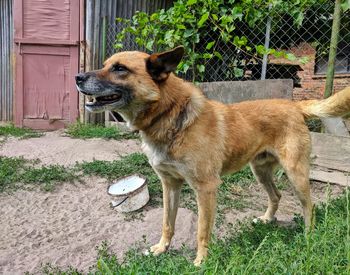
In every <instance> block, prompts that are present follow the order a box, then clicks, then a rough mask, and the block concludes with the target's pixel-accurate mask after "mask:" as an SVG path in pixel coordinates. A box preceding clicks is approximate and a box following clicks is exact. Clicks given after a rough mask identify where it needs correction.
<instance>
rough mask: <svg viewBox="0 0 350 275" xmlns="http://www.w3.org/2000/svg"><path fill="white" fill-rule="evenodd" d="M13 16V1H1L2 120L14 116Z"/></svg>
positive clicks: (0, 85)
mask: <svg viewBox="0 0 350 275" xmlns="http://www.w3.org/2000/svg"><path fill="white" fill-rule="evenodd" d="M12 51H13V15H12V0H0V64H1V65H0V120H1V121H11V120H12V114H13V67H12V64H13V63H12Z"/></svg>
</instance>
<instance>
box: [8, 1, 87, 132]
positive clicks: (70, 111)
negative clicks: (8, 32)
mask: <svg viewBox="0 0 350 275" xmlns="http://www.w3.org/2000/svg"><path fill="white" fill-rule="evenodd" d="M80 4H81V0H55V1H53V0H50V1H38V0H15V1H14V25H15V39H14V40H15V45H16V46H15V52H16V81H15V124H16V125H18V126H25V127H30V128H34V129H46V130H53V129H58V128H62V127H64V126H65V125H66V124H67V123H70V122H74V121H75V120H76V119H77V117H78V93H77V91H76V88H75V81H74V76H75V75H76V74H77V73H78V70H79V41H80V37H79V33H80V32H79V30H80Z"/></svg>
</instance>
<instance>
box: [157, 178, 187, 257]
mask: <svg viewBox="0 0 350 275" xmlns="http://www.w3.org/2000/svg"><path fill="white" fill-rule="evenodd" d="M158 175H159V174H158ZM159 176H160V175H159ZM160 178H161V181H162V188H163V228H162V237H161V239H160V241H159V243H158V244H156V245H154V246H152V247H151V248H150V251H151V252H152V253H153V254H154V255H159V254H161V253H163V252H165V251H166V250H167V249H168V248H169V245H170V242H171V239H172V237H173V235H174V232H175V220H176V214H177V209H178V207H179V199H180V191H181V187H182V184H183V181H182V180H177V179H173V178H168V177H163V176H160Z"/></svg>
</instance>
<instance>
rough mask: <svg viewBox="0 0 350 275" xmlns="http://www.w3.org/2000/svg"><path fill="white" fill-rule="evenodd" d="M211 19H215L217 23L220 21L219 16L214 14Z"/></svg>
mask: <svg viewBox="0 0 350 275" xmlns="http://www.w3.org/2000/svg"><path fill="white" fill-rule="evenodd" d="M211 17H213V19H214V20H215V21H218V20H219V18H218V16H217V15H216V14H214V13H213V14H212V15H211Z"/></svg>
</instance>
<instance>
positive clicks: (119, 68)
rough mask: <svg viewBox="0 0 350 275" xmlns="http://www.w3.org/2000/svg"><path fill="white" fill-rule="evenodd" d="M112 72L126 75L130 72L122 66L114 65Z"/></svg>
mask: <svg viewBox="0 0 350 275" xmlns="http://www.w3.org/2000/svg"><path fill="white" fill-rule="evenodd" d="M112 71H113V72H117V73H126V72H128V70H127V68H125V67H124V66H122V65H114V66H113V67H112Z"/></svg>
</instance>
